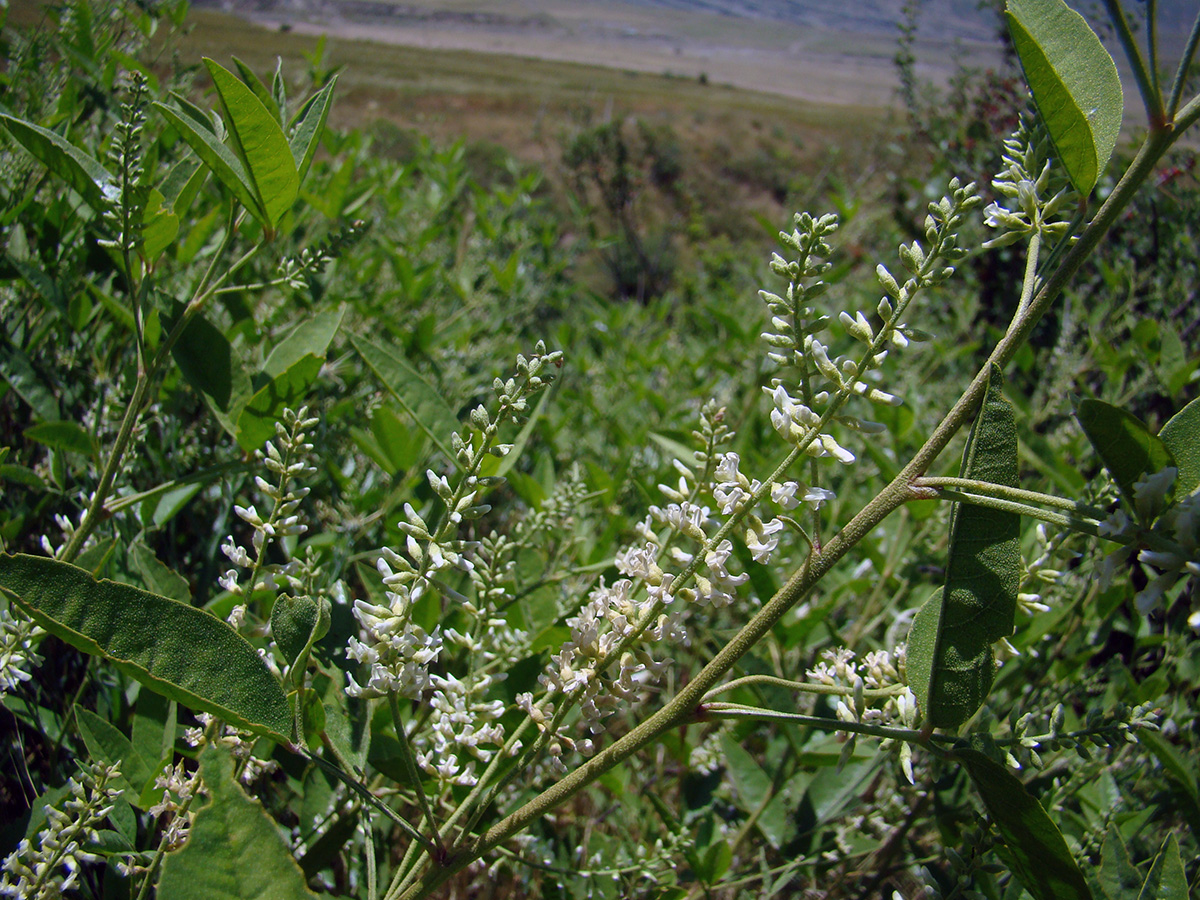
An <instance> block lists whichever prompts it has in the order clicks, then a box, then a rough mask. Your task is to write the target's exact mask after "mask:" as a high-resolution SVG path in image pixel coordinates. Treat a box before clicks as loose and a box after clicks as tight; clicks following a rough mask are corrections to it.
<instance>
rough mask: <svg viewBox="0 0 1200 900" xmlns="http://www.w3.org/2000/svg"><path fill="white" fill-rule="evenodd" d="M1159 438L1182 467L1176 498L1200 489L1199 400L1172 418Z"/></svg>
mask: <svg viewBox="0 0 1200 900" xmlns="http://www.w3.org/2000/svg"><path fill="white" fill-rule="evenodd" d="M1158 436H1159V438H1160V439H1161V440H1162V442H1163V446H1165V447H1166V448H1167V452H1168V453H1170V454H1171V456H1172V457H1174V459H1175V465H1177V466H1178V467H1179V476H1178V478H1177V479H1176V481H1175V496H1176V497H1186V496H1187V495H1188V494H1190V493H1192V492H1193V491H1195V490H1196V488H1198V487H1200V397H1197V398H1196V399H1195V400H1193V401H1192V402H1191V403H1189V404H1188V405H1187V406H1185V407H1184V408H1183V409H1181V410H1180V411H1179V412H1177V413H1175V415H1173V416H1171V420H1170V421H1169V422H1167V424H1166V425H1164V426H1163V427H1162V431H1160V432H1159V433H1158Z"/></svg>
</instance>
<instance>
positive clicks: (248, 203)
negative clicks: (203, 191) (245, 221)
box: [154, 101, 274, 229]
mask: <svg viewBox="0 0 1200 900" xmlns="http://www.w3.org/2000/svg"><path fill="white" fill-rule="evenodd" d="M154 105H155V107H157V108H158V110H159V112H161V113H162V114H163V116H164V117H165V118H166V120H167V121H168V122H170V123H171V124H172V125H174V126H175V127H176V128H177V129H179V133H180V135H181V136H182V137H183V139H184V140H185V141H187V143H188V146H190V147H191V148H192V149H193V150H194V151H195V152H196V155H197V156H198V157H200V161H201V162H203V163H204V165H206V166H207V167H208V169H209V171H211V172H212V173H213V175H215V176H216V178H217V180H218V181H219V182H221V184H223V185H225V187H226V189H227V190H228V191H229V192H230V193H231V194H233V196H234V197H236V198H237V200H238V202H239V203H241V204H242V206H244V207H245V208H246V211H247V212H248V213H250V215H252V216H254V218H256V219H257V220H258V221H259V223H260V224H261V225H262V226H263V228H268V229H269V228H270V227H271V226H272V225H273V224H274V223H272V222H271V221H270V217H269V216H268V215H267V212H266V210H265V209H264V208H263V207H262V205H261V203H260V201H259V199H258V197H257V196H256V195H255V193H254V191H253V190H251V188H250V177H249V176H248V175H247V174H246V169H245V166H243V165H242V163H241V161H240V160H239V159H238V158H237V157H236V156H235V155H234V154H233V153H232V152H231V151H230V149H229V148H228V147H226V146H225V145H224V144H222V143H221V141H220V139H219V138H218V137H217V135H216V134H215V133H214V132H213V131H212V129H211V128H204V127H202V126H201V125H199V124H197V122H196V121H195V119H194V118H192V117H191V116H190V115H189V116H184V115H182V114H180V113H179V112H178V111H176V110H175V109H173V108H172V107H170V106H167V105H166V104H165V103H162V102H161V101H155V103H154ZM185 109H186V107H185Z"/></svg>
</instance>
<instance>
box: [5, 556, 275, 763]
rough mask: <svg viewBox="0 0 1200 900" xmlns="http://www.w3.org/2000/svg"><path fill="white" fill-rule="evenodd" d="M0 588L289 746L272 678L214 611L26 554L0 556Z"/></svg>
mask: <svg viewBox="0 0 1200 900" xmlns="http://www.w3.org/2000/svg"><path fill="white" fill-rule="evenodd" d="M0 591H3V592H4V593H5V595H7V596H8V597H9V598H11V599H12V600H13V601H14V602H16V603H17V604H18V605H19V606H21V608H22V609H24V610H25V611H26V612H28V613H29V614H30V616H32V617H33V619H34V620H35V621H36V622H37V623H38V624H39V625H41V626H42V627H43V628H45V629H46V630H47V631H49V632H50V633H51V634H53V635H55V636H56V637H59V638H61V639H62V640H64V641H66V642H67V643H68V644H70V645H71V646H73V647H75V648H77V649H79V650H82V651H83V652H84V653H90V654H92V655H93V656H102V657H104V658H105V659H107V660H109V661H111V662H112V663H113V664H114V665H116V667H117V668H118V669H120V670H121V671H122V672H125V673H126V674H127V675H129V677H130V678H133V679H134V680H135V681H137V682H139V683H141V684H143V685H145V686H146V687H148V688H150V690H152V691H155V692H157V693H159V694H162V695H163V696H164V697H168V698H170V699H172V700H176V701H178V702H179V703H181V704H183V705H184V706H187V707H189V708H190V709H195V710H201V711H204V712H210V713H212V714H213V715H215V716H218V717H219V718H221V719H224V720H225V721H226V722H228V723H230V724H231V725H236V726H237V727H238V728H242V729H244V730H247V731H251V732H253V733H255V734H261V735H265V736H267V737H270V738H271V739H272V740H275V741H278V742H280V743H284V744H287V743H289V739H288V737H287V735H288V734H289V733H290V731H291V713H290V712H289V710H288V703H287V698H286V697H285V696H284V693H283V688H282V687H281V685H280V684H279V681H278V680H277V679H276V678H275V676H274V675H272V674H271V671H270V669H268V668H267V666H266V664H265V663H263V661H262V659H260V658H259V655H258V653H257V652H256V651H255V649H254V647H252V646H251V645H250V642H249V641H247V640H246V639H245V638H244V637H242V636H241V635H240V634H238V633H237V632H236V631H234V630H233V629H232V628H230V627H229V625H228V624H226V623H225V622H223V621H221V620H220V619H218V618H217V617H216V616H214V615H213V614H212V613H209V612H206V611H205V610H202V609H197V608H196V607H194V606H189V605H188V604H186V603H179V602H177V601H175V600H170V599H168V598H166V597H160V596H158V595H157V594H151V593H149V592H148V591H143V590H141V589H139V588H135V587H130V586H129V585H125V584H117V583H116V582H115V581H108V580H104V581H97V580H96V579H95V578H93V577H92V576H91V575H90V574H89V573H88V572H86V571H85V570H83V569H80V568H77V567H76V566H72V565H69V564H67V563H64V562H60V561H58V560H54V559H47V558H44V557H38V556H27V555H25V554H18V555H16V556H8V555H6V554H5V555H0Z"/></svg>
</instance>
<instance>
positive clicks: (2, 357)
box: [0, 340, 59, 422]
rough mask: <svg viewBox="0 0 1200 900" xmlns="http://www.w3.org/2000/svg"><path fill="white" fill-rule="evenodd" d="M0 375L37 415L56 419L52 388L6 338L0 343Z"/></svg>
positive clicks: (56, 401) (57, 414)
mask: <svg viewBox="0 0 1200 900" xmlns="http://www.w3.org/2000/svg"><path fill="white" fill-rule="evenodd" d="M0 375H3V376H4V380H5V381H7V382H8V385H9V387H11V388H12V389H13V390H14V391H15V392H16V394H17V396H18V397H20V398H21V399H22V400H24V401H25V402H26V403H28V404H29V405H30V406H31V407H33V411H34V412H35V413H37V414H38V416H39V417H41V418H42V419H44V420H46V421H47V422H56V421H58V418H59V413H58V399H57V397H56V395H55V393H54V389H53V388H52V387H50V386H49V385H48V384H46V382H45V381H43V380H42V377H41V376H40V375H39V374H38V373H37V371H35V370H34V368H33V364H32V363H31V362H30V361H29V357H27V356H26V355H25V354H24V353H22V352H21V350H20V348H18V347H16V346H14V345H13V344H10V343H9V342H8V341H7V340H5V341H3V342H2V343H0Z"/></svg>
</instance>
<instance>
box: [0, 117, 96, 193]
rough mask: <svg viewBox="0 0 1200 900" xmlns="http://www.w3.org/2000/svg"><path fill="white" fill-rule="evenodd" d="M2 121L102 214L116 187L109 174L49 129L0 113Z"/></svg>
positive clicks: (21, 141) (24, 145)
mask: <svg viewBox="0 0 1200 900" xmlns="http://www.w3.org/2000/svg"><path fill="white" fill-rule="evenodd" d="M0 122H3V123H4V125H5V127H7V128H8V130H9V133H11V134H12V136H13V137H15V138H16V139H17V140H18V141H20V143H21V146H23V147H24V148H25V149H26V150H28V151H29V152H30V153H32V154H33V155H34V156H35V157H37V160H38V162H40V163H41V164H42V165H44V166H45V167H46V168H47V169H49V170H50V171H51V172H53V173H54V174H55V175H57V176H58V177H59V178H61V179H62V180H63V181H65V182H66V183H67V184H69V185H70V186H71V187H72V188H74V189H75V191H76V192H77V193H78V194H79V196H81V197H83V199H84V201H86V203H87V205H88V206H90V207H91V208H92V209H93V210H94V211H95V212H103V211H104V210H105V209H106V208H107V206H108V204H109V203H110V202H112V201H113V200H114V199H115V198H116V196H117V192H118V190H119V188H118V187H117V183H116V180H115V179H114V178H113V176H112V174H111V173H110V172H109V171H108V170H107V169H106V168H104V166H102V165H100V163H99V162H97V161H96V160H94V159H92V157H90V156H88V155H87V154H86V153H84V152H83V151H82V150H80V149H79V148H78V147H76V146H75V145H74V144H72V143H71V142H70V141H68V140H66V139H65V138H63V137H61V136H60V135H58V134H56V133H55V132H53V131H50V130H49V129H48V128H42V127H41V126H40V125H34V124H33V123H32V122H25V121H23V120H21V119H17V118H14V117H12V116H9V115H5V114H4V113H0Z"/></svg>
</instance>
